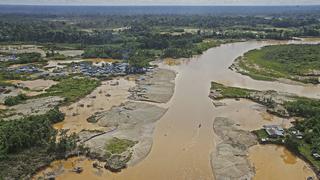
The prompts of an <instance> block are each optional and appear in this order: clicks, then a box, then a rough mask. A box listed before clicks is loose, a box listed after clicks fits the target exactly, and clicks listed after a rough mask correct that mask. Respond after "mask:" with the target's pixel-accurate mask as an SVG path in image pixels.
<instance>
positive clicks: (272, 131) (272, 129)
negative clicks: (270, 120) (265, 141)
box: [263, 125, 284, 138]
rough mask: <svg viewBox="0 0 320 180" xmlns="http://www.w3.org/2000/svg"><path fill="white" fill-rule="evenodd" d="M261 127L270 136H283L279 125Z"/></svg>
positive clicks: (282, 130)
mask: <svg viewBox="0 0 320 180" xmlns="http://www.w3.org/2000/svg"><path fill="white" fill-rule="evenodd" d="M263 128H264V130H265V131H266V133H267V134H268V136H269V137H271V138H277V137H284V129H283V128H282V127H281V126H279V125H264V126H263Z"/></svg>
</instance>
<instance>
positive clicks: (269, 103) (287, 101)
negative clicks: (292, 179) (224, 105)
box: [209, 82, 318, 176]
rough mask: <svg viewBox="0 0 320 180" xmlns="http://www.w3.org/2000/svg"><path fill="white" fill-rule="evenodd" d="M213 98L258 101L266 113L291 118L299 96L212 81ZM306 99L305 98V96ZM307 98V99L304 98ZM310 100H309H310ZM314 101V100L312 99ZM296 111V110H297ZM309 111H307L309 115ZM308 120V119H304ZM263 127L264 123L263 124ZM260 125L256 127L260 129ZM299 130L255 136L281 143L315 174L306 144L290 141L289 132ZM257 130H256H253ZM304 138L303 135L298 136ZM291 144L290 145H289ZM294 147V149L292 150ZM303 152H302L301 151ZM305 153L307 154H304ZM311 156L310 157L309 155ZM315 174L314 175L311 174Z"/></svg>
mask: <svg viewBox="0 0 320 180" xmlns="http://www.w3.org/2000/svg"><path fill="white" fill-rule="evenodd" d="M209 96H210V97H211V98H212V99H213V100H221V99H224V98H232V99H234V98H235V99H238V100H239V98H244V99H249V100H251V101H254V102H256V103H259V104H261V105H264V106H266V110H267V112H268V113H272V114H274V115H276V116H278V117H279V116H280V117H284V118H286V119H287V118H291V119H294V120H295V119H296V118H292V116H293V113H292V112H293V111H294V104H295V103H296V101H297V100H298V101H299V97H296V96H295V95H293V94H287V93H277V92H275V91H256V90H250V89H243V88H236V87H227V86H224V85H221V84H218V83H214V82H213V83H212V87H211V91H210V95H209ZM305 99H306V98H305ZM306 100H307V99H306ZM310 101H311V100H310ZM314 101H315V100H314ZM299 104H300V106H303V103H299ZM297 111H298V110H297ZM310 113H311V112H309V115H311V114H310ZM305 121H308V120H305ZM297 123H298V121H296V120H295V124H294V125H297ZM275 125H276V126H282V128H285V127H284V126H283V122H282V123H279V124H273V125H272V126H275ZM263 127H265V125H264V126H263ZM261 128H262V127H260V128H258V129H261ZM252 130H257V129H251V131H252ZM259 131H263V132H264V129H261V130H259ZM294 131H299V130H297V129H295V127H290V128H285V132H284V133H285V136H286V138H284V136H279V137H271V136H268V135H267V134H266V137H262V136H260V134H261V133H255V134H256V135H257V138H258V139H259V142H261V143H271V144H272V143H275V144H281V145H284V146H286V147H288V149H289V150H291V151H293V153H296V154H297V155H298V156H299V157H301V159H303V160H304V161H306V162H307V163H309V164H310V166H311V167H312V168H311V169H313V170H314V172H315V174H317V173H318V167H317V164H316V162H315V160H313V159H309V158H310V157H309V156H311V154H312V153H311V152H304V151H302V150H304V149H305V148H304V146H306V143H305V142H300V141H299V142H297V143H298V144H297V146H298V147H295V146H294V145H293V144H292V143H290V142H291V141H296V140H295V139H296V138H295V136H294V135H292V134H291V132H294ZM255 132H257V131H255ZM304 133H305V132H303V134H304ZM300 139H304V137H302V138H300ZM291 144H292V145H291ZM294 149H296V150H294ZM302 152H303V153H302ZM306 153H307V154H306ZM308 154H310V155H308ZM311 158H312V157H311ZM313 176H315V175H313Z"/></svg>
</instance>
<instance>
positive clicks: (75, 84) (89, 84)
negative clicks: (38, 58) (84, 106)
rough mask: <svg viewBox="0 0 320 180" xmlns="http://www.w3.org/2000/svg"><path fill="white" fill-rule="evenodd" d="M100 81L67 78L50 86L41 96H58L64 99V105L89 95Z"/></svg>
mask: <svg viewBox="0 0 320 180" xmlns="http://www.w3.org/2000/svg"><path fill="white" fill-rule="evenodd" d="M99 85H100V81H98V80H95V79H91V78H71V77H70V78H67V79H62V80H60V81H59V83H58V84H56V85H53V86H51V87H50V88H49V89H47V90H46V93H44V94H41V95H39V96H40V97H43V96H60V97H64V98H65V103H71V102H75V101H77V100H78V99H79V98H81V97H83V96H86V95H88V94H90V93H91V92H92V91H93V90H94V89H95V88H96V87H98V86H99Z"/></svg>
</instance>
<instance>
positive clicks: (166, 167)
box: [57, 41, 320, 180]
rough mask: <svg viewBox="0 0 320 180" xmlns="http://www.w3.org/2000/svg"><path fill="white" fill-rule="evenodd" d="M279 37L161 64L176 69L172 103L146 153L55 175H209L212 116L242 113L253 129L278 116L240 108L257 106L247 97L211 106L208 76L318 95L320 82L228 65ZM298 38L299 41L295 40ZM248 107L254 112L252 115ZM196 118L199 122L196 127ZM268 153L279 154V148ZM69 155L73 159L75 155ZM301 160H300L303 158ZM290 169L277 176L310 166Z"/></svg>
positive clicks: (240, 84) (243, 123) (235, 83)
mask: <svg viewBox="0 0 320 180" xmlns="http://www.w3.org/2000/svg"><path fill="white" fill-rule="evenodd" d="M277 43H279V42H277V41H259V42H257V41H248V42H241V43H233V44H226V45H222V46H220V47H217V48H212V49H210V50H208V51H206V52H205V53H204V54H203V55H201V56H198V57H194V58H190V59H187V60H183V61H182V62H181V63H178V64H179V65H177V66H169V65H165V64H162V65H161V66H162V67H165V68H169V69H174V70H176V71H177V72H178V75H177V78H176V81H175V83H176V87H175V93H174V95H173V97H172V99H171V100H170V102H169V103H168V105H169V107H170V108H169V110H168V111H167V113H166V114H165V115H164V116H163V117H162V118H161V119H160V120H159V121H158V122H157V125H156V129H155V132H154V138H153V146H152V150H151V152H150V153H149V155H148V156H147V158H146V159H144V160H143V161H142V162H140V163H138V164H136V165H134V166H132V167H128V168H127V169H124V170H122V171H121V172H120V173H110V172H108V171H106V170H103V172H96V170H94V169H93V168H92V164H91V162H90V160H85V161H83V162H82V164H81V166H82V167H84V172H83V173H82V174H80V175H78V174H75V173H72V172H69V171H66V172H65V173H63V174H62V176H59V177H57V179H75V178H76V179H134V180H135V179H137V180H138V179H139V180H140V179H190V180H191V179H192V180H193V179H197V180H201V179H203V180H206V179H213V178H214V177H213V173H214V172H212V168H211V164H210V154H211V153H212V151H213V150H214V147H215V135H214V132H213V120H214V118H215V117H216V116H220V115H224V116H229V115H228V114H230V116H231V117H232V118H237V117H241V126H243V128H244V129H256V128H259V127H261V126H260V125H263V124H264V122H265V124H267V123H269V124H270V122H272V121H273V120H274V119H275V120H276V121H277V122H278V121H279V122H281V121H282V120H281V119H280V120H279V119H277V118H276V117H272V116H270V115H267V114H265V112H263V111H261V112H259V111H257V110H255V109H253V110H246V109H243V107H246V106H248V107H252V106H255V104H252V103H251V102H246V101H245V102H242V101H241V102H238V104H235V105H233V106H234V107H232V105H230V106H229V105H228V106H226V108H225V110H223V109H222V110H217V109H215V108H214V107H213V104H212V102H211V100H210V99H209V98H208V94H209V90H210V82H211V81H216V82H220V83H223V84H225V85H229V86H238V87H245V88H252V89H257V90H278V91H284V92H290V93H295V94H298V95H302V96H307V97H317V98H320V87H319V86H311V85H305V86H302V85H290V84H284V83H278V82H266V81H256V80H253V79H251V78H249V77H246V76H243V75H241V74H238V73H236V72H233V71H231V70H229V69H228V67H229V66H230V65H231V64H232V62H233V60H234V59H235V58H237V57H238V56H240V55H242V54H243V53H245V52H246V51H248V50H251V49H255V48H260V47H262V46H265V45H270V44H277ZM281 43H285V42H281ZM297 43H300V42H298V41H297ZM241 103H244V104H241ZM231 104H232V103H231ZM241 108H242V109H241ZM228 112H230V113H228ZM252 112H256V113H255V114H254V115H252V116H251V114H252ZM237 113H240V115H238V114H237ZM250 117H251V118H250ZM254 118H256V119H257V121H259V123H257V124H258V125H257V124H255V123H254V121H253V120H255V119H254ZM239 121H240V120H239ZM199 124H201V127H200V128H199ZM269 150H270V152H272V150H274V149H272V148H269ZM266 153H268V151H266ZM271 154H272V155H279V156H280V155H281V153H271ZM254 157H259V156H254ZM253 159H255V158H253ZM258 159H259V158H258ZM70 161H74V158H72V159H70ZM296 162H297V161H296ZM299 162H300V161H299ZM63 163H66V162H63ZM253 163H254V162H253ZM266 163H268V162H266ZM300 163H302V164H304V162H300ZM300 163H299V164H297V167H298V166H299V167H302V166H301V164H300ZM295 165H296V163H291V164H290V166H295ZM303 167H304V166H303ZM279 168H282V169H286V168H287V165H286V164H285V163H283V165H281V167H279ZM293 169H294V170H292V171H291V176H290V177H289V176H286V174H281V173H280V174H279V175H278V176H277V179H288V178H289V179H290V178H291V177H295V176H294V174H302V176H296V177H304V176H305V175H309V174H310V169H309V170H307V171H306V170H305V169H301V168H293ZM259 170H260V172H261V171H263V170H261V169H259ZM306 172H307V173H308V174H306ZM311 174H312V173H311ZM256 179H260V178H256Z"/></svg>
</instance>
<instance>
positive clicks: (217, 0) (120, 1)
mask: <svg viewBox="0 0 320 180" xmlns="http://www.w3.org/2000/svg"><path fill="white" fill-rule="evenodd" d="M0 4H19V5H320V0H0Z"/></svg>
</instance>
